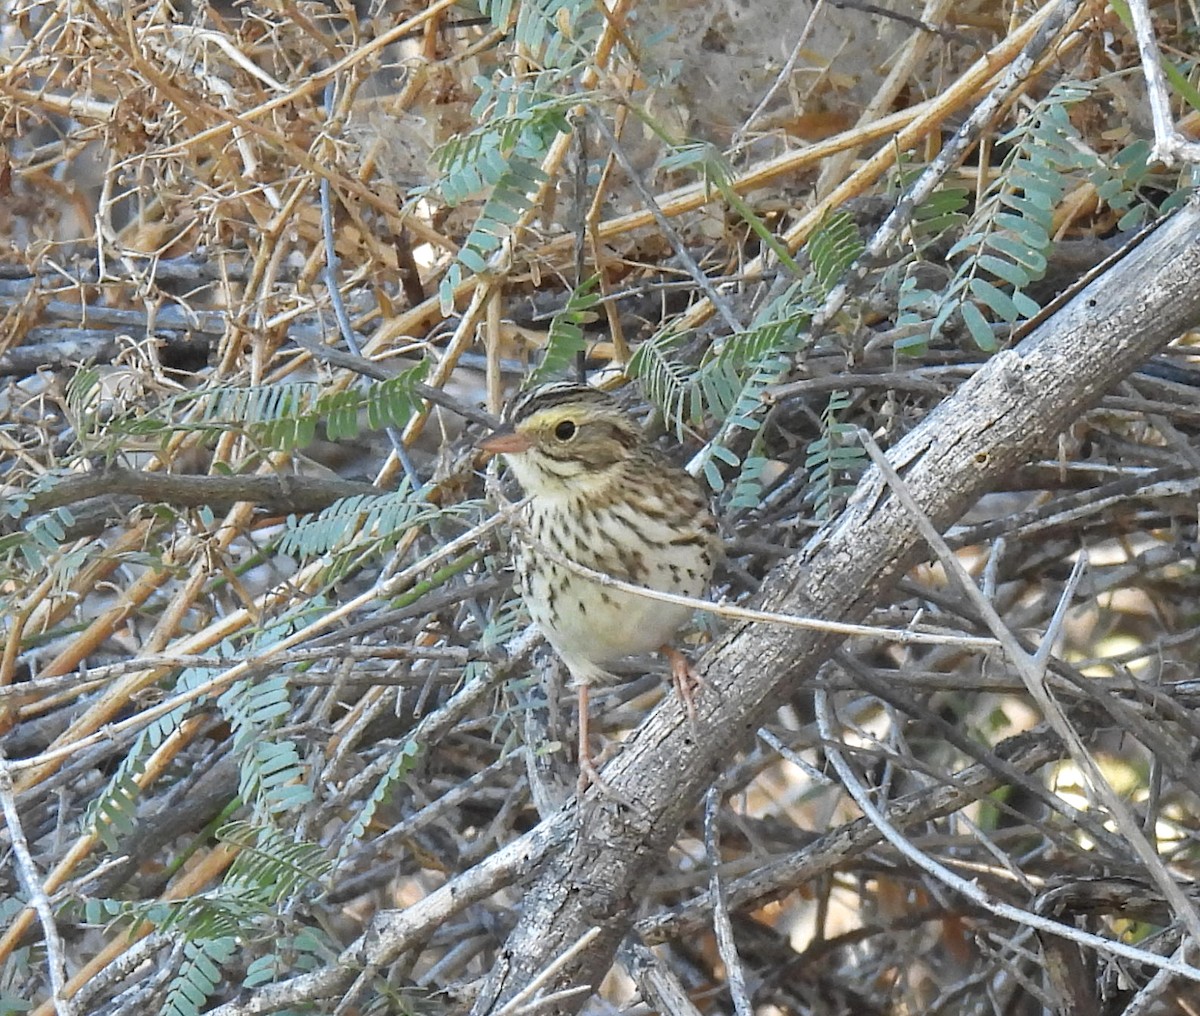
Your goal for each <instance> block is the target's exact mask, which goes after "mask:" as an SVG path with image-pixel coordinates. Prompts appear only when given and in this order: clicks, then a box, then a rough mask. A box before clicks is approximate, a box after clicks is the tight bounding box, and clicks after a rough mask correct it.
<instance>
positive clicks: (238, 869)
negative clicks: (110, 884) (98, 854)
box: [81, 822, 332, 1016]
mask: <svg viewBox="0 0 1200 1016" xmlns="http://www.w3.org/2000/svg"><path fill="white" fill-rule="evenodd" d="M217 836H218V838H219V839H221V840H224V841H225V842H226V843H231V844H235V845H236V846H238V847H239V848H240V849H239V852H238V855H237V857H236V858H235V859H234V862H233V864H232V865H231V866H230V868H229V871H228V872H227V874H226V876H225V879H224V881H223V883H222V884H221V886H220V887H219V888H218V889H216V890H215V891H213V892H211V893H206V894H205V895H203V896H193V897H189V898H187V899H182V900H172V901H167V902H163V901H153V902H148V903H147V902H130V901H126V900H113V899H84V900H82V901H81V904H82V907H83V914H84V919H85V920H86V921H88V922H89V923H92V924H102V923H108V922H111V921H114V920H121V921H132V922H133V923H134V925H135V926H136V925H137V924H140V923H141V922H142V921H147V922H149V923H150V924H153V925H154V926H155V927H156V928H157V929H158V930H159V931H160V932H162V933H164V934H172V935H174V936H177V937H178V939H179V941H180V949H181V952H182V957H183V958H182V962H181V963H180V966H179V969H178V970H177V971H176V973H175V975H174V977H173V978H172V980H171V983H170V984H169V985H168V988H167V1000H166V1006H165V1008H164V1010H163V1011H164V1012H165V1013H170V1014H174V1016H195V1014H198V1013H199V1012H200V1011H201V1009H202V1008H203V1006H204V1003H205V1002H206V1000H207V999H208V998H209V997H210V996H211V995H212V993H213V992H214V991H215V990H216V988H217V986H218V985H219V984H220V983H221V980H222V975H221V968H222V967H223V966H224V965H225V964H226V963H228V962H229V960H230V959H231V958H232V957H233V956H234V955H235V954H237V953H238V952H239V951H240V950H241V949H242V948H244V945H245V943H247V942H251V941H254V940H256V939H265V938H267V936H268V933H267V932H266V931H265V930H264V924H265V920H266V919H268V918H271V917H272V916H273V915H274V914H275V912H276V910H277V909H278V908H279V907H280V906H281V905H284V904H287V903H290V902H291V901H293V900H294V899H295V898H296V897H297V895H298V894H300V893H301V892H302V891H304V890H306V889H308V888H309V887H312V886H319V885H320V884H322V883H323V881H324V879H325V878H326V876H327V875H328V873H329V871H330V870H331V868H332V862H331V861H330V860H329V859H328V857H327V856H326V852H325V850H324V848H323V847H321V846H320V845H319V844H316V843H309V842H305V841H302V840H296V839H294V838H293V837H291V836H289V835H288V834H287V833H285V832H283V831H282V830H280V829H277V828H275V827H274V826H270V825H260V826H256V825H252V824H250V823H248V822H230V823H227V824H226V825H225V826H223V827H222V828H221V829H219V830H218V831H217ZM291 941H292V944H293V947H294V948H307V949H308V950H309V951H310V952H313V951H316V950H317V949H321V950H323V951H324V953H325V954H328V951H329V948H328V944H327V943H324V942H322V941H321V940H320V936H319V935H318V934H317V933H312V932H310V933H308V934H307V935H306V936H301V935H297V936H295V937H294V938H293V939H292V940H291ZM272 946H273V948H272V954H273V955H274V953H275V943H274V942H272Z"/></svg>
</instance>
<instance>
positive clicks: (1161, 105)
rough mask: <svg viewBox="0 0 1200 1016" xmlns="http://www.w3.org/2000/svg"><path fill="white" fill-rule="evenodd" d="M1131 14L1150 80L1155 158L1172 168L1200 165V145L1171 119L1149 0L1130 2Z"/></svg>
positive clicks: (1144, 68)
mask: <svg viewBox="0 0 1200 1016" xmlns="http://www.w3.org/2000/svg"><path fill="white" fill-rule="evenodd" d="M1129 14H1130V16H1131V17H1132V18H1133V31H1134V35H1135V36H1136V37H1137V44H1138V55H1139V56H1140V57H1141V60H1142V73H1143V74H1144V75H1145V78H1146V97H1147V98H1148V99H1149V100H1150V114H1151V116H1152V118H1153V120H1154V158H1156V159H1159V160H1161V161H1162V162H1164V163H1165V164H1166V165H1168V166H1170V165H1172V164H1174V163H1175V162H1180V161H1181V162H1193V163H1200V143H1197V142H1195V141H1188V140H1187V139H1185V138H1184V136H1183V135H1182V134H1180V133H1179V131H1178V130H1176V128H1175V124H1174V122H1173V121H1172V119H1171V100H1170V99H1169V98H1168V97H1167V79H1166V75H1165V74H1164V73H1163V69H1162V53H1161V52H1160V51H1159V48H1158V40H1157V39H1155V38H1154V24H1153V23H1152V22H1151V20H1150V10H1149V7H1148V6H1147V4H1146V0H1129Z"/></svg>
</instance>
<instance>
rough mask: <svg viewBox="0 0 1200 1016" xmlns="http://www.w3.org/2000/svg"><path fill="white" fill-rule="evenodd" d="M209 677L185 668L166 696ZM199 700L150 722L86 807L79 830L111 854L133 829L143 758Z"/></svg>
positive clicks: (224, 649) (221, 649)
mask: <svg viewBox="0 0 1200 1016" xmlns="http://www.w3.org/2000/svg"><path fill="white" fill-rule="evenodd" d="M231 651H232V647H231V646H230V645H229V643H228V642H224V643H222V644H221V646H220V647H219V648H218V652H220V653H222V654H223V655H224V654H228V653H230V652H231ZM211 676H212V672H211V670H210V669H206V668H200V667H189V668H187V669H186V670H184V671H183V672H182V673H181V674H180V675H179V677H178V678H177V679H176V681H175V684H174V685H173V687H172V688H171V690H170V692H169V693H168V697H174V696H176V695H181V694H183V693H185V692H188V691H191V690H192V689H193V688H198V687H199V686H200V685H202V684H204V683H205V682H206V681H207V680H209V678H210V677H211ZM201 701H203V699H199V700H196V701H194V702H191V703H185V704H184V705H180V706H177V707H176V708H175V709H172V710H171V711H170V712H169V713H166V714H164V715H162V716H160V717H158V718H157V719H154V720H151V721H150V722H149V723H148V724H147V725H146V727H145V729H144V730H142V732H141V733H140V734H139V735H138V737H137V739H136V740H135V741H134V742H133V745H132V746H131V747H130V749H129V751H128V752H126V753H125V757H124V758H123V759H122V760H121V762H120V764H119V765H118V766H117V768H116V771H115V772H113V774H112V776H110V777H109V779H108V782H107V783H106V784H105V786H104V789H103V790H102V791H101V792H100V793H99V794H98V795H97V796H96V798H95V799H94V800H93V801H92V803H91V804H90V805H89V806H88V809H87V812H86V813H85V814H84V819H83V828H84V830H85V831H86V832H94V833H96V834H97V835H99V837H100V839H101V840H102V841H103V842H104V845H105V846H106V847H108V849H109V850H110V851H112V852H114V853H115V852H117V851H118V849H119V846H120V840H121V838H122V837H124V836H127V835H129V834H130V833H131V832H132V831H133V829H134V821H135V819H136V817H137V804H138V800H139V798H140V797H141V788H140V787H139V786H138V784H137V782H136V780H137V778H138V777H139V776H141V774H142V773H143V772H145V769H146V759H147V758H148V757H149V756H150V753H151V752H153V751H155V750H156V749H157V748H158V747H159V745H161V744H162V743H163V742H164V741H165V740H166V739H167V738H168V737H170V736H171V735H172V734H173V733H175V731H176V730H177V729H178V728H179V724H181V723H182V722H183V720H184V718H185V717H186V716H187V715H188V713H190V712H191V711H192V710H193V709H194V708H196V706H197V705H198V704H199V703H200V702H201Z"/></svg>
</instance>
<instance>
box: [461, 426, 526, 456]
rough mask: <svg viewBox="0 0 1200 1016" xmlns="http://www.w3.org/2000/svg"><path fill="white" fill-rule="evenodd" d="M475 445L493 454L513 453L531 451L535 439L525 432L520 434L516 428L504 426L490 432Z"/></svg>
mask: <svg viewBox="0 0 1200 1016" xmlns="http://www.w3.org/2000/svg"><path fill="white" fill-rule="evenodd" d="M475 447H476V448H479V449H481V450H482V451H485V452H489V453H490V454H492V455H497V454H499V453H501V452H508V453H510V454H512V453H519V452H527V451H529V449H530V448H532V447H533V441H532V440H531V439H530V438H528V437H526V436H525V435H524V434H518V433H517V432H516V431H515V430H511V429H509V428H507V427H503V428H501V429H500V430H497V431H496V432H494V433H492V434H489V435H488V436H487V437H485V438H484V439H483V440H482V441H478V442H476V444H475Z"/></svg>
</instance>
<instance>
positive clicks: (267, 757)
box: [217, 674, 312, 814]
mask: <svg viewBox="0 0 1200 1016" xmlns="http://www.w3.org/2000/svg"><path fill="white" fill-rule="evenodd" d="M217 705H218V706H219V707H220V709H221V712H222V713H223V714H224V715H225V717H226V719H228V721H229V723H230V724H231V726H232V727H233V751H234V754H235V755H237V756H238V761H239V766H240V781H239V784H238V795H239V796H240V797H241V799H242V800H243V801H245V802H246V803H247V804H254V805H255V807H256V810H263V811H265V812H266V813H268V814H279V813H281V812H287V811H292V810H295V809H298V808H299V807H301V806H302V805H305V804H307V803H308V802H309V801H310V800H311V799H312V790H311V789H310V788H309V786H308V785H307V782H306V774H307V769H306V767H305V766H304V764H303V761H302V760H301V758H300V752H299V750H298V749H297V747H296V744H295V742H294V741H292V740H291V739H290V738H281V739H279V740H276V739H274V738H273V737H271V736H270V735H271V732H272V728H274V727H275V726H277V725H278V722H279V721H280V720H281V719H282V718H283V717H285V716H286V715H287V714H288V712H289V710H290V709H291V701H290V698H289V695H288V682H287V675H286V674H272V675H270V676H268V677H265V678H254V679H247V680H244V681H238V682H236V683H235V684H232V685H230V687H229V689H228V690H227V691H226V692H225V693H224V694H223V695H221V697H220V698H219V699H217Z"/></svg>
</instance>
